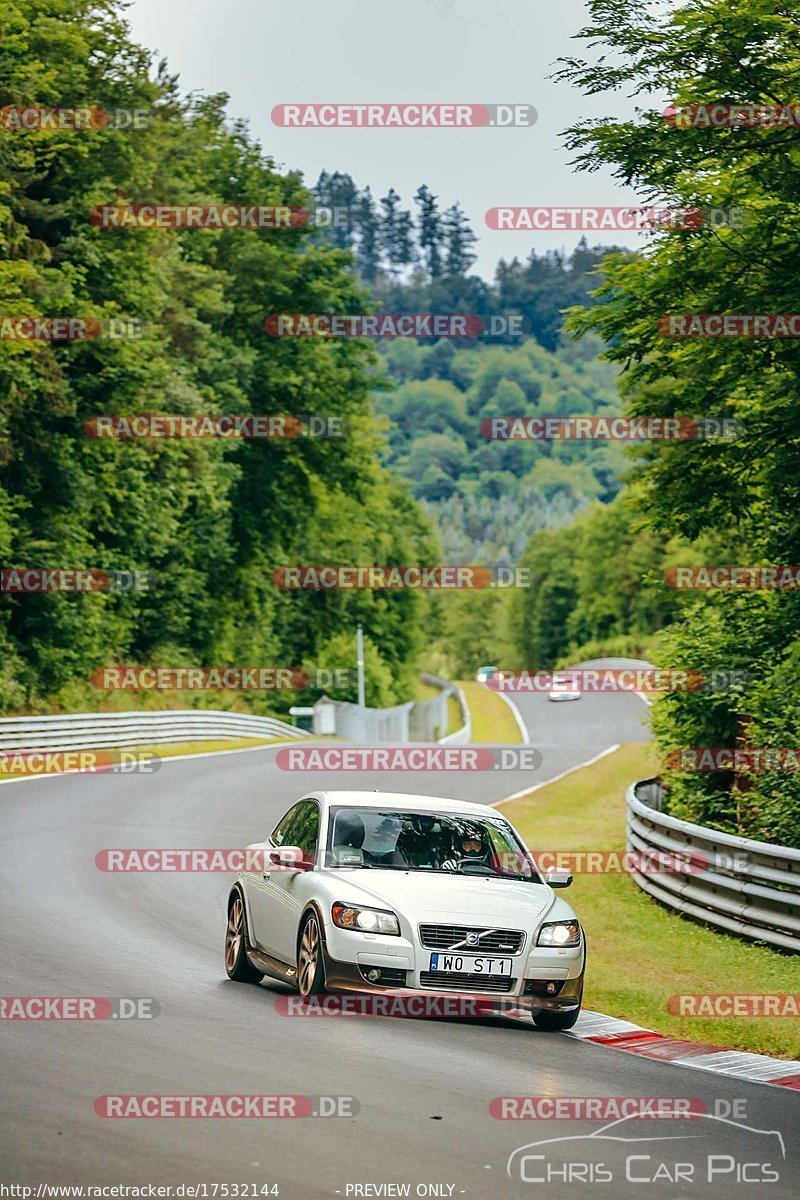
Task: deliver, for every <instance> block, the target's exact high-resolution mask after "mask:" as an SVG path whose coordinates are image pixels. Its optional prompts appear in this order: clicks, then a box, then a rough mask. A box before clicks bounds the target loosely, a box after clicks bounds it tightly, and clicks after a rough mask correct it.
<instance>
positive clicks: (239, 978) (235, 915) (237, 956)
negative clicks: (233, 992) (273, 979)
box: [225, 890, 264, 983]
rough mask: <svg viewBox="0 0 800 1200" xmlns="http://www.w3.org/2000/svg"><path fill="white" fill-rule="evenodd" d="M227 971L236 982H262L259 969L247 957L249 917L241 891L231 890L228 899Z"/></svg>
mask: <svg viewBox="0 0 800 1200" xmlns="http://www.w3.org/2000/svg"><path fill="white" fill-rule="evenodd" d="M225 971H226V973H227V976H228V979H233V980H234V981H235V982H236V983H261V980H262V979H263V978H264V973H263V971H259V970H258V969H257V968H256V967H254V966H253V964H252V963H251V962H250V960H249V958H248V957H247V917H246V915H245V911H244V900H243V898H242V893H241V892H240V891H238V890H237V891H233V892H231V895H230V898H229V899H228V926H227V928H226V930H225Z"/></svg>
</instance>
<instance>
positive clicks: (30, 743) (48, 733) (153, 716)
mask: <svg viewBox="0 0 800 1200" xmlns="http://www.w3.org/2000/svg"><path fill="white" fill-rule="evenodd" d="M308 736H309V735H308V734H307V733H305V732H304V731H303V730H302V729H296V728H295V727H294V725H287V724H286V722H285V721H278V720H275V719H274V718H272V717H256V716H252V715H250V714H249V713H235V712H220V711H218V710H216V709H198V708H190V709H168V710H161V711H159V712H141V711H139V712H115V713H60V714H58V715H56V716H51V717H0V753H7V752H8V751H10V750H55V749H58V750H62V749H63V750H94V749H96V748H98V747H101V746H137V745H139V746H149V745H153V744H154V743H157V742H197V741H206V740H209V739H216V738H224V739H227V738H242V737H254V738H255V737H263V738H273V737H282V738H284V737H285V738H300V737H308Z"/></svg>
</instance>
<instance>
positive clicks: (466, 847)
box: [441, 825, 489, 871]
mask: <svg viewBox="0 0 800 1200" xmlns="http://www.w3.org/2000/svg"><path fill="white" fill-rule="evenodd" d="M464 861H467V862H470V863H479V862H480V863H486V864H487V865H488V862H489V846H488V844H487V842H486V838H485V837H484V834H483V830H482V829H479V828H478V827H477V825H467V826H465V827H464V828H463V829H462V831H461V835H460V836H458V835H456V836H455V837H454V838H453V853H452V857H450V858H447V859H445V861H444V862H443V863H442V868H441V869H442V870H443V871H457V870H458V868H459V866H460V864H461V863H462V862H464Z"/></svg>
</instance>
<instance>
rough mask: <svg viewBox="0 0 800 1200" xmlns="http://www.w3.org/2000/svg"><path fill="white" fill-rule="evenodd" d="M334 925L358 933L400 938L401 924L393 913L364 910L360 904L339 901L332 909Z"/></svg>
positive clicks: (376, 909)
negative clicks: (394, 935)
mask: <svg viewBox="0 0 800 1200" xmlns="http://www.w3.org/2000/svg"><path fill="white" fill-rule="evenodd" d="M331 916H332V917H333V923H334V925H338V926H339V928H340V929H354V930H355V931H356V933H394V934H396V935H397V936H398V937H399V936H400V922H399V921H398V920H397V917H396V916H395V915H394V913H393V912H385V911H384V910H383V909H381V908H363V907H362V906H361V905H360V904H344V903H342V901H341V900H337V901H336V903H335V904H334V905H333V907H332V908H331Z"/></svg>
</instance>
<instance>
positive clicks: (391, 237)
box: [380, 188, 414, 279]
mask: <svg viewBox="0 0 800 1200" xmlns="http://www.w3.org/2000/svg"><path fill="white" fill-rule="evenodd" d="M381 207H382V208H383V220H382V221H381V229H380V246H381V249H382V251H383V253H384V255H385V257H386V262H387V264H388V267H389V271H390V273H391V274H392V276H393V277H394V278H395V279H396V278H397V277H398V276H399V275H400V273H401V271H402V268H403V267H408V266H411V264H412V263H413V262H414V241H413V238H414V222H413V220H412V217H411V213H410V212H409V211H408V209H401V208H400V196H399V195H398V193H397V192H396V191H395V189H394V188H389V191H388V193H387V194H386V195H385V196H383V197H382V198H381Z"/></svg>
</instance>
